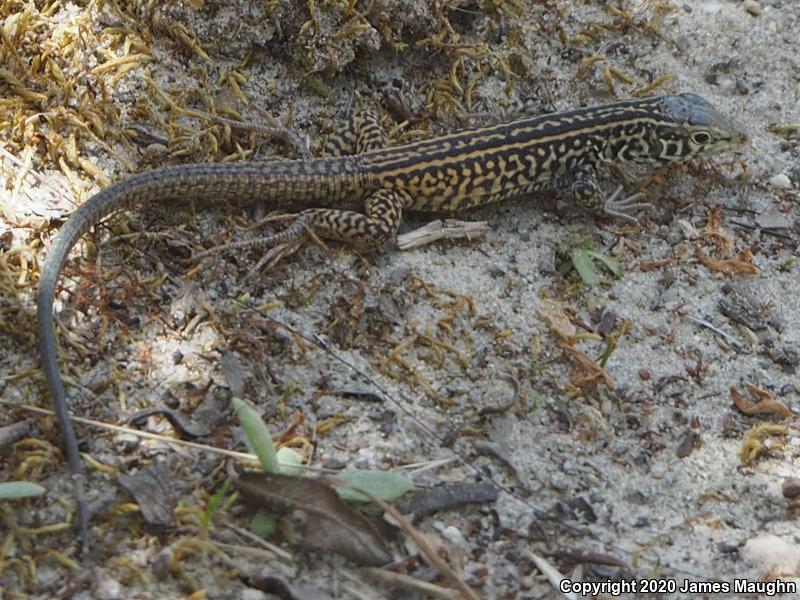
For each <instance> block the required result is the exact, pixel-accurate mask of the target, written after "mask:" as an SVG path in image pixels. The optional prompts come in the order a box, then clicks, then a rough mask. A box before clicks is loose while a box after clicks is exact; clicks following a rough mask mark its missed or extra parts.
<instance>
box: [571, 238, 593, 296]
mask: <svg viewBox="0 0 800 600" xmlns="http://www.w3.org/2000/svg"><path fill="white" fill-rule="evenodd" d="M589 252H590V251H589V250H586V248H573V249H572V250H570V253H569V258H570V261H571V262H572V265H573V266H574V267H575V270H576V271H577V272H578V275H579V276H580V278H581V281H583V283H585V284H586V285H588V286H590V287H593V286H595V285H597V284H598V283H599V281H600V276H599V275H598V274H597V271H595V268H594V265H593V264H592V259H591V256H590V255H589Z"/></svg>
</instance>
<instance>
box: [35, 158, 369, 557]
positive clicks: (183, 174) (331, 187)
mask: <svg viewBox="0 0 800 600" xmlns="http://www.w3.org/2000/svg"><path fill="white" fill-rule="evenodd" d="M357 172H358V169H357V167H356V163H355V161H354V160H351V159H350V158H349V157H348V158H335V159H317V160H310V161H308V160H304V161H277V162H269V163H233V164H227V163H211V164H189V165H176V166H168V167H162V168H160V169H156V170H154V171H150V172H147V173H142V174H139V175H135V176H133V177H131V178H129V179H126V180H124V181H122V182H120V183H117V184H115V185H112V186H111V187H108V188H106V189H105V190H103V191H101V192H99V193H98V194H96V195H95V196H93V197H92V198H90V199H89V200H87V201H86V202H85V203H84V204H82V205H81V206H80V207H79V208H78V209H77V210H76V211H75V212H74V213H73V214H72V215H71V216H70V218H69V219H68V220H67V222H66V223H65V224H64V225H63V226H62V227H61V230H60V231H59V232H58V235H57V236H56V239H55V241H54V242H53V245H52V247H51V248H50V251H49V253H48V254H47V258H46V259H45V262H44V265H43V266H42V269H41V275H40V278H39V287H38V290H37V293H36V307H37V313H36V316H37V323H38V334H39V355H40V358H41V362H42V370H43V371H44V374H45V377H46V378H47V383H48V385H49V387H50V392H51V396H52V398H51V399H52V402H53V407H54V409H55V414H56V417H57V419H58V424H59V426H60V428H61V432H62V434H63V436H64V445H65V450H66V454H67V460H68V462H69V468H70V472H71V473H72V476H73V481H74V486H75V497H76V499H77V503H78V506H77V509H78V519H79V522H80V523H79V524H80V530H81V541H82V547H83V552H84V553H86V552H88V550H89V507H88V502H87V500H86V494H85V490H84V484H83V467H82V464H81V459H80V453H79V451H78V442H77V439H76V436H75V430H74V429H73V427H72V421H71V420H70V418H69V409H68V406H67V397H66V393H65V391H64V386H63V383H62V381H61V373H60V371H59V369H58V362H57V357H56V335H55V327H54V322H53V303H54V300H55V290H56V285H57V283H58V278H59V276H60V274H61V268H62V267H63V266H64V262H65V261H66V260H67V257H68V256H69V253H70V251H71V250H72V248H73V247H74V246H75V244H76V243H77V241H78V240H79V239H80V237H81V236H82V235H83V234H84V233H86V232H87V231H88V230H89V229H91V228H92V227H93V226H94V225H96V224H97V223H99V222H100V221H101V220H102V219H104V218H105V217H107V216H109V215H110V214H112V213H114V212H116V211H118V210H122V209H129V208H140V207H142V206H144V205H146V204H148V203H160V204H163V203H165V202H169V201H174V200H179V199H182V198H191V199H196V200H242V201H246V202H258V201H274V202H276V203H280V204H289V205H291V204H292V203H299V202H303V203H314V204H319V205H329V204H333V203H336V202H338V201H340V200H344V199H345V198H346V197H348V196H350V195H352V194H353V193H355V192H356V191H358V190H359V189H361V187H362V186H363V181H360V180H359V178H358V177H359V176H358V175H357Z"/></svg>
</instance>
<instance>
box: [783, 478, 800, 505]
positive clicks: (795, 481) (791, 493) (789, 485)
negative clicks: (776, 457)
mask: <svg viewBox="0 0 800 600" xmlns="http://www.w3.org/2000/svg"><path fill="white" fill-rule="evenodd" d="M781 491H782V492H783V497H784V498H788V499H789V500H794V499H795V498H797V497H800V477H787V478H786V479H784V480H783V487H782V489H781Z"/></svg>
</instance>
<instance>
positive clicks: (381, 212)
mask: <svg viewBox="0 0 800 600" xmlns="http://www.w3.org/2000/svg"><path fill="white" fill-rule="evenodd" d="M361 129H362V130H361V131H360V132H359V133H357V134H353V135H351V138H352V140H351V141H352V142H353V143H349V142H348V143H345V144H344V145H345V146H348V145H349V146H350V148H349V150H350V151H355V152H356V153H355V154H353V155H350V156H338V157H332V158H316V159H309V160H279V161H274V162H262V163H256V162H251V163H246V162H245V163H233V164H231V163H210V164H187V165H175V166H166V167H162V168H159V169H156V170H154V171H150V172H146V173H141V174H138V175H134V176H132V177H130V178H128V179H126V180H124V181H121V182H119V183H116V184H114V185H112V186H110V187H108V188H106V189H104V190H102V191H100V192H99V193H97V194H96V195H94V196H93V197H91V198H90V199H89V200H88V201H86V202H85V203H84V204H82V205H81V206H80V207H79V208H78V209H77V210H76V211H75V212H74V213H73V214H72V215H71V216H70V218H69V219H68V220H67V222H66V223H65V224H64V225H63V226H62V227H61V229H60V231H59V232H58V235H57V236H56V239H55V240H54V242H53V244H52V246H51V248H50V250H49V252H48V255H47V258H46V260H45V262H44V265H43V267H42V269H41V275H40V280H39V287H38V291H37V322H38V338H39V353H40V356H41V361H42V368H43V370H44V373H45V376H46V378H47V382H48V385H49V388H50V394H51V398H52V401H53V405H54V407H55V412H56V416H57V418H58V421H59V425H60V427H61V430H62V432H63V435H64V438H65V447H66V453H67V458H68V461H69V465H70V470H71V472H72V474H73V476H74V480H75V485H76V496H77V498H78V513H79V520H80V527H81V532H82V539H83V547H84V549H87V548H88V539H89V534H88V507H87V503H86V500H85V493H84V490H83V483H82V466H81V461H80V455H79V452H78V447H77V441H76V438H75V433H74V430H73V428H72V423H71V421H70V418H69V411H68V407H67V399H66V394H65V391H64V387H63V384H62V381H61V375H60V372H59V369H58V363H57V357H56V337H55V328H54V323H53V303H54V299H55V290H56V285H57V282H58V278H59V276H60V273H61V268H62V267H63V265H64V262H65V261H66V259H67V257H68V256H69V253H70V251H71V250H72V248H73V246H74V245H75V244H76V243H77V241H78V239H79V238H80V237H81V236H82V235H83V234H84V233H86V232H87V231H88V230H89V229H91V228H92V227H93V226H95V225H97V224H98V223H99V222H100V221H101V220H102V219H104V218H105V217H107V216H109V215H110V214H112V213H114V212H116V211H118V210H121V209H129V208H140V207H142V206H144V205H146V204H148V203H162V204H166V203H167V202H171V201H174V200H179V199H183V198H191V199H197V200H243V201H247V202H250V203H255V202H266V203H270V204H274V205H275V206H276V207H277V206H288V207H295V208H302V209H304V210H303V211H302V212H300V213H299V215H298V218H297V221H295V223H294V224H293V225H292V226H290V227H289V228H288V229H287V230H286V231H285V232H282V233H279V234H276V235H275V236H273V238H274V241H275V242H276V243H286V242H289V241H292V240H296V239H298V238H301V237H303V236H304V235H305V228H306V227H310V228H312V229H314V230H315V231H316V232H317V233H318V234H319V235H321V236H324V237H329V238H335V239H340V240H344V241H347V242H349V243H353V244H359V245H365V246H373V247H374V246H379V245H382V244H385V243H386V242H387V241H388V240H390V239H391V237H392V236H393V235H394V233H395V231H396V228H397V225H398V223H399V221H400V218H401V213H402V211H403V210H412V211H415V210H416V211H429V212H454V211H459V210H464V209H468V208H473V207H476V206H480V205H485V204H489V203H492V202H497V201H500V200H504V199H506V198H509V197H512V196H518V195H522V194H525V193H529V192H532V191H537V190H545V189H564V188H566V189H568V190H569V191H571V192H572V193H573V195H574V196H575V197H576V199H577V201H578V202H579V203H580V204H582V205H584V206H586V207H587V208H589V209H591V210H593V211H595V212H604V211H605V212H606V213H608V214H612V215H617V216H619V215H620V214H621V213H620V212H619V211H617V210H615V209H614V207H613V206H610V205H606V204H604V203H603V198H602V194H601V193H600V191H599V188H598V186H597V183H596V179H595V178H596V175H597V171H598V169H599V168H600V167H601V166H602V165H608V164H611V163H617V164H621V165H625V164H630V163H633V164H641V165H645V166H658V165H661V164H665V163H668V162H684V161H688V160H691V159H693V158H704V157H709V156H713V155H716V154H720V153H723V152H727V151H730V150H733V149H736V148H738V147H739V146H741V145H742V144H744V143H745V142H746V140H747V136H746V134H745V133H744V132H743V130H742V129H741V128H740V127H739V126H737V125H736V124H735V123H734V122H732V121H730V120H729V119H727V118H726V117H725V116H723V115H722V114H720V113H719V112H717V111H716V110H715V109H714V108H713V107H712V106H711V105H710V104H709V103H708V102H707V101H705V100H704V99H703V98H701V97H700V96H697V95H695V94H680V95H676V96H656V97H652V98H645V99H641V100H626V101H621V102H616V103H612V104H607V105H604V106H597V107H591V108H579V109H576V110H571V111H566V112H561V113H554V114H546V115H542V116H537V117H532V118H525V119H520V120H517V121H513V122H511V123H505V124H500V125H494V126H490V127H483V128H476V129H468V130H463V131H459V132H454V133H449V134H446V135H443V136H440V137H435V138H431V139H426V140H421V141H416V142H411V143H408V144H403V145H400V146H395V147H387V146H386V140H385V134H384V133H383V132H382V130H380V128H379V126H378V125H377V123H375V122H374V121H369V120H367V121H365V122H364V123H362V128H361ZM358 201H362V202H363V205H364V210H363V212H356V211H352V210H344V209H343V207H348V208H352V207H353V206H354V204H355V205H357V203H358ZM622 208H623V209H624V208H625V206H624V203H623V206H622Z"/></svg>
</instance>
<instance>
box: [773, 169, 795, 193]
mask: <svg viewBox="0 0 800 600" xmlns="http://www.w3.org/2000/svg"><path fill="white" fill-rule="evenodd" d="M769 185H770V187H773V188H775V189H776V190H788V189H791V188H792V182H791V180H790V179H789V176H788V175H787V174H786V173H778V174H777V175H773V176H772V177H770V178H769Z"/></svg>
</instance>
